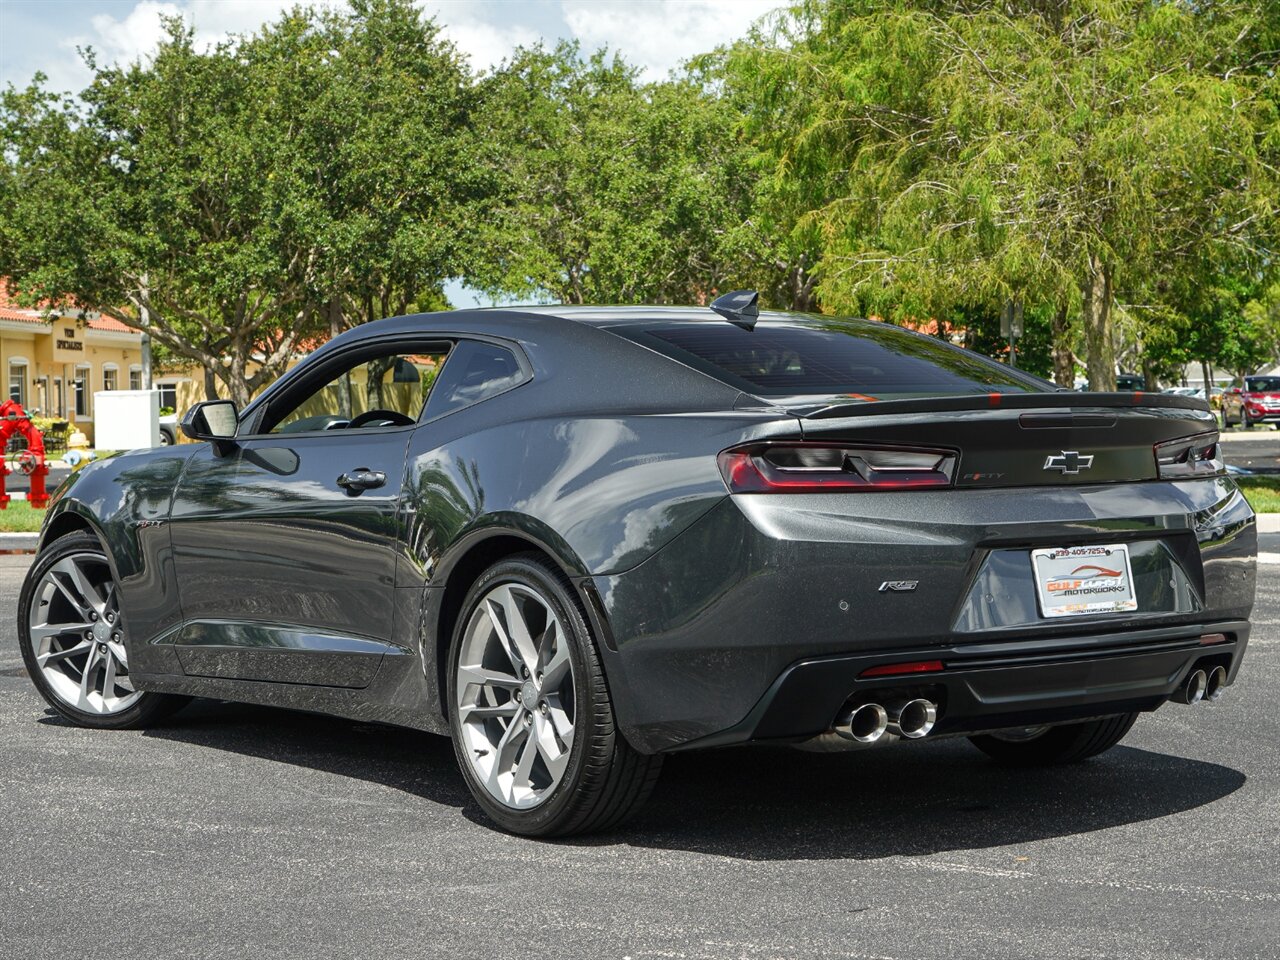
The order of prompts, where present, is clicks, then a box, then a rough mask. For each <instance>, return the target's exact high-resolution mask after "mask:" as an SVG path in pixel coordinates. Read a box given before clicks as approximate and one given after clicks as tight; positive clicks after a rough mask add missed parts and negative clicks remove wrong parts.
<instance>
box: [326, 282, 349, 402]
mask: <svg viewBox="0 0 1280 960" xmlns="http://www.w3.org/2000/svg"><path fill="white" fill-rule="evenodd" d="M341 332H342V304H341V303H339V302H338V298H337V297H334V298H333V299H331V300H330V301H329V339H330V340H332V339H333V338H334V337H336V336H337V335H338V334H340V333H341ZM338 380H339V383H338V415H339V416H341V417H343V418H344V419H346V420H350V419H351V373H350V371H343V373H342V375H341V376H340V377H339V378H338Z"/></svg>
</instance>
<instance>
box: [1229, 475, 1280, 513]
mask: <svg viewBox="0 0 1280 960" xmlns="http://www.w3.org/2000/svg"><path fill="white" fill-rule="evenodd" d="M1235 481H1236V483H1238V484H1239V485H1240V489H1241V490H1242V491H1243V492H1244V495H1245V499H1246V500H1248V501H1249V505H1250V506H1251V507H1253V510H1254V512H1255V513H1280V475H1275V474H1268V475H1264V476H1257V477H1236V478H1235Z"/></svg>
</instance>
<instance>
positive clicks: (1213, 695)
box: [1204, 667, 1227, 703]
mask: <svg viewBox="0 0 1280 960" xmlns="http://www.w3.org/2000/svg"><path fill="white" fill-rule="evenodd" d="M1226 686H1227V668H1226V667H1214V668H1213V669H1212V670H1210V671H1209V677H1208V679H1207V680H1205V685H1204V702H1205V703H1216V702H1217V701H1219V700H1221V699H1222V692H1223V690H1224V689H1226Z"/></svg>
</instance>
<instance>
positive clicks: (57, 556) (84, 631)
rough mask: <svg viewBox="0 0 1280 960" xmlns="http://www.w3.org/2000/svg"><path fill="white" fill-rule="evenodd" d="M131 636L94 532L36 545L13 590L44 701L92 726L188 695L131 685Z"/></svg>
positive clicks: (174, 703) (21, 636)
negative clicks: (24, 574)
mask: <svg viewBox="0 0 1280 960" xmlns="http://www.w3.org/2000/svg"><path fill="white" fill-rule="evenodd" d="M95 631H96V633H95ZM131 642H136V640H134V639H132V638H130V636H129V630H128V622H127V619H126V618H125V617H124V615H123V611H121V609H120V602H119V590H118V587H117V584H116V581H115V576H114V574H113V572H112V569H111V564H110V562H109V561H108V559H107V554H106V551H105V550H103V548H102V544H101V543H100V542H99V541H98V538H97V537H95V536H94V535H93V534H91V533H87V532H83V531H82V532H79V533H70V534H67V535H66V536H63V537H59V538H58V539H57V540H55V541H53V543H51V544H49V546H47V547H46V548H45V549H44V550H42V551H41V552H40V555H39V556H37V557H36V561H35V563H33V564H32V565H31V569H30V571H29V572H28V573H27V578H26V580H25V581H23V584H22V592H21V594H20V595H19V597H18V645H19V646H20V647H21V648H22V661H23V663H24V664H25V665H26V668H27V675H28V676H30V677H31V682H32V683H34V684H35V686H36V689H37V690H38V691H39V692H40V695H41V696H42V697H44V699H45V702H47V703H48V704H49V706H51V707H52V708H53V709H54V710H55V711H57V712H58V713H59V714H60V715H62V716H63V717H65V718H66V719H67V720H70V721H71V722H72V723H74V724H76V725H77V726H80V727H90V728H93V729H99V730H121V729H128V728H132V727H142V726H146V725H148V724H151V723H154V722H156V721H157V720H161V719H163V718H164V717H167V716H169V715H170V714H172V713H174V712H175V711H177V710H179V709H181V708H182V707H183V706H184V705H185V704H186V703H187V702H188V700H189V698H188V697H180V696H173V695H170V694H163V693H148V692H144V691H139V690H136V689H135V688H134V686H133V681H132V680H131V679H130V677H129V660H128V648H129V646H130V645H131Z"/></svg>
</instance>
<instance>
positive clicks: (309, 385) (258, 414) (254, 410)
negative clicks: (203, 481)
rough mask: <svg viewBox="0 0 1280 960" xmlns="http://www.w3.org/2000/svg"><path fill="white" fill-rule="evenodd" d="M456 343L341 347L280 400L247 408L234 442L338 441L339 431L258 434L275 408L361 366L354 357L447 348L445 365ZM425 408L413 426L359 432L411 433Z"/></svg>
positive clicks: (429, 340)
mask: <svg viewBox="0 0 1280 960" xmlns="http://www.w3.org/2000/svg"><path fill="white" fill-rule="evenodd" d="M457 339H458V338H457V337H451V336H437V335H432V336H427V337H423V336H414V335H405V336H397V337H395V338H391V339H387V340H379V339H373V340H362V341H360V342H358V343H353V344H351V345H350V346H349V347H344V348H342V349H341V350H335V351H334V352H333V354H332V355H331V356H328V357H325V358H324V360H323V361H321V362H320V363H318V364H316V368H315V369H314V370H308V371H306V372H305V373H303V375H302V376H300V377H295V378H293V379H292V380H291V381H290V382H289V383H288V384H287V385H286V386H285V388H284V389H283V390H281V391H280V395H279V396H264V397H263V402H262V403H255V404H253V405H252V406H250V407H248V408H246V410H245V413H244V414H242V415H241V417H240V423H239V426H238V427H237V429H236V440H237V441H241V440H263V439H270V440H274V441H276V442H279V441H280V438H281V437H288V438H289V439H293V438H295V437H340V436H342V431H341V430H299V431H297V432H296V433H287V434H281V433H271V432H270V431H268V432H266V433H263V432H261V428H262V423H263V421H264V420H265V419H267V417H268V415H269V414H270V412H271V411H272V410H273V409H275V408H276V405H277V404H282V403H288V402H292V401H290V400H289V398H291V397H296V396H298V395H299V392H301V393H302V395H303V399H305V398H307V397H310V396H311V394H312V393H314V392H315V390H316V389H318V388H319V387H323V386H324V385H325V384H327V383H328V382H329V381H330V380H331V379H332V376H331V374H336V373H338V372H340V371H342V370H343V369H350V368H351V367H353V366H357V365H359V363H361V362H363V361H360V360H357V361H356V362H355V363H352V362H351V358H352V356H353V355H355V356H360V355H362V354H368V357H369V358H372V357H375V356H377V355H378V354H381V353H386V352H395V353H402V352H403V351H402V350H400V349H399V348H400V347H410V346H412V347H413V352H414V353H426V352H428V351H427V350H425V349H423V348H424V347H426V346H428V345H430V346H433V347H439V346H447V347H448V353H447V354H446V355H445V361H444V362H445V363H448V362H449V355H450V354H452V353H453V348H454V345H455V344H456V342H457ZM302 362H303V363H306V362H307V361H306V360H303V361H302ZM440 369H441V370H443V369H444V366H443V365H442V366H441V368H440ZM437 376H439V374H437ZM426 407H427V405H426V403H425V402H424V403H423V404H422V410H420V411H418V418H419V419H416V420H415V421H414V422H413V423H408V424H403V425H401V424H396V425H394V426H389V427H362V428H361V432H362V433H393V432H395V431H397V430H413V429H414V428H416V427H417V426H418V425H419V424H420V423H421V422H422V420H421V416H422V414H423V412H424V411H425V410H426ZM246 428H249V429H251V430H252V431H253V432H251V433H245V432H243V431H244V430H245V429H246Z"/></svg>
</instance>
